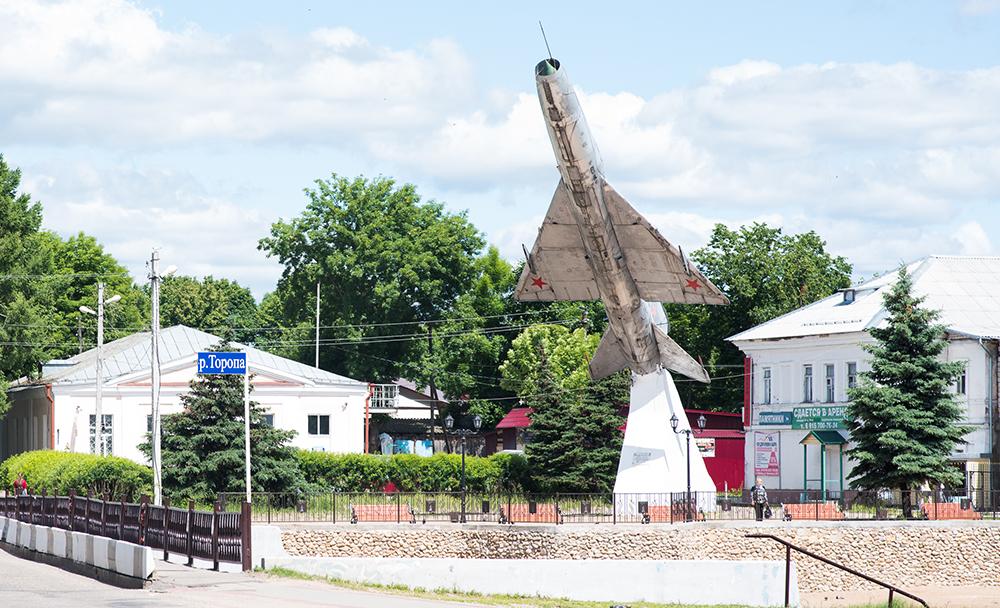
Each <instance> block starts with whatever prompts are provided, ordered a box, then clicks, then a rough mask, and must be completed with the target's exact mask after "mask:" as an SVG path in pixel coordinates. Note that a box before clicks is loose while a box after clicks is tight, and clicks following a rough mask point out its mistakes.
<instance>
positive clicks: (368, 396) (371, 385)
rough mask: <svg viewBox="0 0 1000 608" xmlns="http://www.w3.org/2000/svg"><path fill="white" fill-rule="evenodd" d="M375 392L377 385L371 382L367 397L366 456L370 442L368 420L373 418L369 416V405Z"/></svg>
mask: <svg viewBox="0 0 1000 608" xmlns="http://www.w3.org/2000/svg"><path fill="white" fill-rule="evenodd" d="M374 391H375V385H374V384H372V383H371V382H369V383H368V395H367V396H366V397H365V454H367V453H368V442H369V437H368V420H369V419H370V418H371V416H370V415H369V414H368V405H369V403H371V400H372V394H373V393H374Z"/></svg>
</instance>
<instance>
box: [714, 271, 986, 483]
mask: <svg viewBox="0 0 1000 608" xmlns="http://www.w3.org/2000/svg"><path fill="white" fill-rule="evenodd" d="M907 270H908V272H909V273H911V275H912V276H913V281H914V293H915V294H916V295H918V296H926V301H925V303H924V306H925V307H928V308H934V309H939V310H940V311H941V317H940V319H939V322H940V323H942V324H943V325H944V326H945V327H946V328H947V336H946V337H947V340H948V348H947V349H946V350H945V352H944V354H943V355H942V356H943V357H944V358H945V359H947V360H949V361H962V362H963V363H965V364H966V368H965V374H964V375H963V376H962V378H961V379H960V380H959V381H958V382H957V383H956V386H955V391H956V393H957V394H958V397H959V399H960V400H961V401H962V402H963V404H964V405H965V408H966V417H967V419H966V423H967V424H968V425H969V426H971V427H973V430H972V432H971V433H969V434H968V435H967V436H966V443H965V444H961V445H959V446H958V448H957V449H956V451H955V452H954V454H952V458H953V459H954V460H955V463H956V466H961V467H964V468H965V469H966V470H968V471H976V470H985V469H986V468H987V467H988V464H989V462H990V461H991V460H992V462H994V463H996V462H1000V458H998V453H997V452H998V447H1000V446H998V441H997V438H996V432H995V431H996V430H997V427H998V410H997V380H998V376H997V342H998V338H1000V258H997V257H952V256H932V257H929V258H925V259H923V260H920V261H918V262H914V263H913V264H910V265H909V266H908V268H907ZM896 277H897V273H896V272H895V271H893V272H889V273H887V274H886V275H885V276H883V277H880V278H877V279H874V280H872V281H869V282H867V283H864V284H862V285H859V286H856V287H852V288H850V289H845V290H841V291H840V292H838V293H836V294H834V295H832V296H830V297H828V298H825V299H823V300H820V301H818V302H815V303H813V304H810V305H808V306H805V307H803V308H800V309H798V310H795V311H792V312H790V313H788V314H786V315H783V316H781V317H778V318H776V319H773V320H771V321H768V322H767V323H763V324H761V325H758V326H757V327H753V328H751V329H748V330H746V331H744V332H741V333H739V334H737V335H735V336H732V337H730V338H729V340H730V341H731V342H732V343H733V344H735V345H736V346H737V347H738V348H739V349H740V350H742V351H743V352H744V353H745V354H746V356H747V360H748V364H749V368H750V370H751V376H750V378H751V382H750V383H749V384H750V389H751V390H750V391H749V394H748V395H745V398H744V402H745V403H744V408H745V411H744V418H745V423H746V424H747V431H748V437H747V443H746V483H747V487H749V485H750V484H752V483H753V478H754V477H755V476H760V477H763V478H764V482H765V484H766V485H767V486H768V487H771V488H793V489H799V488H808V489H819V488H820V487H821V486H825V489H826V490H828V491H832V492H834V493H835V494H836V493H837V492H838V491H839V490H841V489H842V487H847V483H848V481H847V477H848V474H849V473H850V471H851V469H852V466H853V465H852V463H851V461H850V459H848V458H847V457H846V456H844V457H843V460H842V463H843V464H842V466H841V456H840V454H841V451H842V450H843V451H846V450H847V449H849V448H850V447H853V444H851V443H850V435H849V433H848V432H847V431H846V430H845V420H844V412H845V408H846V405H847V401H848V400H847V389H848V387H849V386H852V385H854V383H855V382H857V379H858V374H859V373H861V372H863V371H866V370H868V369H869V364H868V355H867V353H866V352H865V351H864V350H863V349H862V345H863V344H866V343H871V342H873V339H872V337H871V335H870V334H869V333H868V329H869V328H872V327H878V326H882V325H884V323H885V321H886V316H887V315H886V311H885V309H884V307H883V305H882V297H883V295H884V293H885V292H886V291H887V290H888V289H889V287H890V286H891V285H892V284H893V283H894V282H895V280H896ZM975 478H976V479H977V480H979V481H978V482H977V483H979V482H981V483H986V476H985V475H982V476H976V477H975ZM970 479H972V477H971V476H970Z"/></svg>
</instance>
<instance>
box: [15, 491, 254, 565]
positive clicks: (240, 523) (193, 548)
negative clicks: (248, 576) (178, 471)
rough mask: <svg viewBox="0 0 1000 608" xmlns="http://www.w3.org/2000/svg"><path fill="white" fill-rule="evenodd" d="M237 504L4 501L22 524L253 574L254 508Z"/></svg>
mask: <svg viewBox="0 0 1000 608" xmlns="http://www.w3.org/2000/svg"><path fill="white" fill-rule="evenodd" d="M229 504H230V505H233V501H230V503H229ZM235 506H236V507H237V509H236V510H235V511H225V510H223V503H216V504H215V505H214V508H213V510H212V511H198V510H195V508H194V502H188V504H187V508H185V509H180V508H176V507H172V506H170V501H169V500H165V501H164V505H163V506H157V505H151V504H149V499H148V497H143V498H142V499H141V500H140V502H138V503H128V502H125V501H124V500H119V501H114V500H109V499H108V498H107V497H105V498H103V499H101V498H93V497H91V496H75V495H70V496H47V495H44V494H43V495H41V496H16V497H15V496H2V497H0V513H3V514H4V515H5V516H6V517H10V518H14V519H17V520H18V521H22V522H25V523H31V524H35V525H39V526H49V527H53V528H61V529H63V530H71V531H76V532H85V533H87V534H93V535H95V536H104V537H106V538H113V539H115V540H124V541H128V542H131V543H135V544H138V545H144V546H147V547H151V548H153V549H162V550H163V559H164V560H166V559H168V558H169V556H170V554H171V553H174V554H180V555H184V556H186V557H187V564H188V565H189V566H190V565H193V564H194V559H195V558H199V559H205V560H210V561H211V562H212V566H213V568H214V569H216V570H218V569H219V562H232V563H238V564H241V565H242V567H243V570H250V568H251V564H250V554H251V547H250V524H251V517H250V506H249V504H247V503H246V502H242V503H237V504H236V505H235Z"/></svg>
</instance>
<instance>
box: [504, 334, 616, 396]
mask: <svg viewBox="0 0 1000 608" xmlns="http://www.w3.org/2000/svg"><path fill="white" fill-rule="evenodd" d="M598 342H600V336H597V335H594V334H588V333H587V332H586V331H585V330H584V329H582V328H581V329H576V330H570V329H569V328H567V327H565V326H563V325H546V324H538V325H532V326H531V327H529V328H527V329H525V330H524V331H523V332H521V334H520V335H519V336H518V337H516V338H514V341H513V343H512V344H511V347H510V350H509V351H507V356H506V359H505V360H504V362H503V364H502V365H501V366H500V373H501V375H502V376H503V380H502V381H501V386H502V387H504V388H506V389H507V390H509V391H511V392H513V393H515V394H516V395H518V396H520V397H526V396H527V395H531V394H534V393H537V392H538V391H539V389H540V388H541V383H540V379H539V378H540V375H541V373H542V372H541V368H542V366H541V357H542V353H544V357H545V359H546V368H547V369H548V373H551V374H552V377H553V379H554V382H555V383H556V385H557V386H558V387H559V388H560V389H561V390H563V391H579V390H581V389H584V388H585V387H586V386H588V384H589V382H590V372H589V370H588V367H587V366H588V364H589V362H590V356H591V355H592V354H593V352H594V351H595V350H596V349H597V344H598Z"/></svg>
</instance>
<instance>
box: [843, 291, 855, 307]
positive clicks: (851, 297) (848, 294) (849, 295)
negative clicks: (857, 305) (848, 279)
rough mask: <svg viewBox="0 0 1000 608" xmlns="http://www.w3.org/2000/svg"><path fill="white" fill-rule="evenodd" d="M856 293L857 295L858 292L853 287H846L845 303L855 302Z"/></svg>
mask: <svg viewBox="0 0 1000 608" xmlns="http://www.w3.org/2000/svg"><path fill="white" fill-rule="evenodd" d="M856 295H857V292H856V291H854V290H853V289H845V290H844V304H853V303H854V298H855V296H856Z"/></svg>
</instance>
